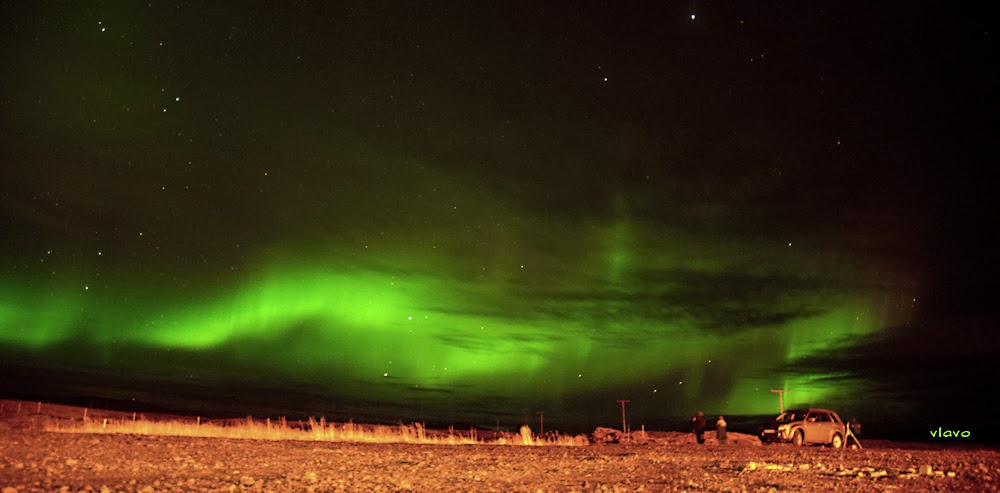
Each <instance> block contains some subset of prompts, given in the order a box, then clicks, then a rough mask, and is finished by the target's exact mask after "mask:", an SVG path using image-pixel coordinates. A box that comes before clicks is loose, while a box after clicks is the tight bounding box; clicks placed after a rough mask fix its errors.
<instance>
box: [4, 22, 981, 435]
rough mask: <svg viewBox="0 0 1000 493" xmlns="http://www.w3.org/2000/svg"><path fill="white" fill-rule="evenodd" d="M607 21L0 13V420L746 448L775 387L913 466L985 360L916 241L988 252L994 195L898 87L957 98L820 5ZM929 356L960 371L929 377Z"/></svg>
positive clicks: (949, 258) (939, 261) (966, 262)
mask: <svg viewBox="0 0 1000 493" xmlns="http://www.w3.org/2000/svg"><path fill="white" fill-rule="evenodd" d="M807 3H808V2H807ZM602 9H606V7H596V6H590V7H586V8H584V7H581V8H580V9H579V10H578V11H574V12H573V13H571V14H569V15H568V17H564V16H563V14H565V13H559V14H558V15H557V11H555V10H552V11H550V10H546V9H545V8H541V7H539V11H537V12H534V13H524V12H520V13H519V12H516V11H510V12H508V11H503V12H500V10H503V9H501V8H499V7H497V8H496V9H495V10H497V11H493V12H479V11H477V10H476V9H471V10H469V9H467V10H463V11H458V10H455V11H452V10H449V9H448V8H445V7H443V6H436V7H434V8H430V7H427V6H424V7H423V8H417V7H414V6H410V7H406V8H403V7H397V8H387V7H374V6H369V5H367V4H366V3H365V2H361V3H357V4H348V5H347V6H340V7H334V6H322V7H320V6H310V7H308V8H302V9H301V10H302V11H296V10H294V9H290V10H288V11H285V10H281V8H279V7H275V6H271V7H265V6H260V5H256V6H253V7H247V8H246V9H239V11H230V10H231V8H229V7H222V6H214V7H213V6H197V5H163V6H159V5H150V6H145V5H144V6H141V7H139V6H136V7H124V6H112V7H104V6H69V7H67V6H65V5H60V4H58V3H52V4H50V3H46V2H38V3H32V4H31V5H30V6H28V5H10V4H5V7H4V10H5V11H6V15H5V17H6V18H10V19H12V21H11V25H10V27H9V29H8V30H7V32H6V33H5V34H4V37H3V39H4V43H3V44H4V45H5V48H4V49H3V51H2V53H0V56H2V59H3V60H4V62H5V63H4V65H5V66H6V67H7V68H6V69H5V70H4V76H3V77H2V78H0V79H2V81H3V82H0V91H2V95H3V98H2V104H3V117H2V130H3V131H4V132H5V135H6V137H4V141H3V151H2V156H0V157H2V159H3V163H4V169H5V170H6V171H5V172H4V182H3V184H2V185H0V192H2V196H0V197H2V198H0V214H2V215H0V224H2V225H3V233H2V235H3V248H2V250H0V260H2V261H3V264H2V271H0V272H2V274H3V275H2V277H0V356H3V357H4V358H5V360H6V361H7V364H5V369H4V370H0V378H2V377H4V376H5V375H6V377H7V378H6V379H5V383H3V384H2V386H0V393H2V394H3V395H0V397H5V396H12V397H24V398H32V399H41V400H45V399H52V400H77V401H80V402H82V401H87V400H88V399H89V400H91V401H92V400H93V399H98V400H101V399H103V400H106V401H108V402H132V399H135V401H137V402H141V403H143V404H147V405H150V406H158V407H162V408H168V409H174V410H179V411H184V412H216V413H222V414H226V413H228V414H231V415H246V414H255V415H264V414H269V413H279V412H280V413H291V414H298V415H310V414H313V415H315V414H320V413H324V414H327V415H329V416H331V417H333V418H334V419H336V418H338V417H339V418H343V419H346V418H354V419H356V420H362V421H363V420H365V418H366V417H367V418H371V419H377V420H385V421H396V420H403V421H410V420H421V419H425V420H432V421H436V422H440V423H460V424H474V425H478V426H493V425H494V424H495V423H500V424H502V425H504V426H515V425H518V424H520V423H521V422H523V421H530V420H533V419H535V418H537V415H538V413H539V412H540V411H544V412H545V419H546V424H547V426H552V427H559V426H563V427H565V428H576V429H587V428H588V427H592V426H598V425H601V426H612V425H614V424H616V420H617V419H618V416H620V414H619V413H620V409H619V407H618V405H617V403H616V399H630V400H631V403H630V407H629V413H630V420H631V422H632V423H635V424H636V426H638V424H640V423H644V424H647V425H649V426H656V425H658V424H659V425H663V424H664V423H667V422H668V421H670V420H672V419H676V418H683V417H685V416H689V415H691V414H693V413H694V412H695V411H698V410H703V411H705V412H706V413H708V414H727V415H747V414H770V413H774V412H776V410H777V397H776V396H775V394H773V393H771V392H770V389H779V388H781V389H791V390H792V392H791V393H789V394H787V395H786V396H785V399H786V402H785V404H786V407H788V406H790V405H806V404H813V405H819V406H823V407H830V408H834V409H837V410H839V411H840V412H841V414H842V415H844V416H845V417H849V416H852V415H859V416H863V417H864V418H866V419H868V420H870V421H871V422H876V423H879V422H894V421H898V419H897V418H899V417H900V416H905V417H906V419H907V420H910V421H906V423H918V424H916V425H914V429H916V430H917V431H921V430H922V428H920V427H921V426H923V423H924V422H931V421H932V420H934V419H938V418H939V417H940V416H942V415H943V413H945V412H947V411H946V408H947V407H946V405H945V404H942V403H941V402H939V401H940V399H939V398H938V397H935V396H934V395H938V394H935V392H944V391H945V390H944V389H947V388H949V385H950V384H951V383H952V382H954V381H955V379H956V378H957V377H956V376H957V375H963V374H965V372H967V371H970V369H972V368H979V369H980V370H981V369H982V368H983V367H982V366H977V365H981V364H982V363H983V362H984V361H990V359H989V355H990V354H991V352H992V351H993V350H994V349H996V348H997V345H996V343H995V338H994V337H993V336H991V335H989V334H992V328H993V327H994V325H993V320H995V319H993V318H991V315H989V313H992V312H989V313H987V315H983V313H984V312H979V313H966V312H965V311H964V310H965V308H967V307H968V306H972V305H973V304H974V303H973V302H972V301H969V305H961V306H959V305H949V303H950V302H951V301H954V300H958V299H961V300H970V299H973V298H976V296H979V295H965V294H953V293H952V292H951V291H950V290H951V289H952V287H953V286H955V285H956V284H962V283H963V282H964V281H966V280H967V278H966V277H964V276H966V274H968V273H972V272H975V271H977V269H978V268H979V267H973V266H974V265H978V264H976V262H977V261H978V259H980V257H979V256H977V255H978V253H977V252H979V251H980V250H977V249H975V248H973V249H972V250H966V249H962V248H959V247H953V246H950V245H949V243H950V240H946V239H942V238H944V237H959V236H960V235H962V234H966V236H965V238H969V242H970V243H971V242H975V240H976V239H977V238H980V237H979V236H976V235H979V234H982V233H969V231H972V230H971V229H969V230H966V229H965V228H964V226H956V224H957V223H956V221H955V218H958V217H961V218H966V217H967V215H966V211H965V209H964V208H965V202H962V203H960V204H957V203H956V202H955V200H954V197H957V196H958V194H957V193H953V191H954V190H962V195H963V196H964V197H972V198H968V200H970V201H972V200H976V198H975V197H978V196H980V195H977V194H979V193H980V192H983V193H984V189H982V188H976V186H975V185H972V186H971V187H970V185H971V184H973V183H979V180H976V179H974V178H973V177H967V178H964V179H963V181H961V182H960V183H958V184H954V185H951V186H946V185H944V184H943V183H944V182H946V181H947V180H943V179H942V177H943V176H949V177H950V176H951V175H944V174H943V172H941V171H938V170H937V169H935V168H933V167H931V166H930V165H929V164H928V162H929V161H930V160H933V159H937V158H939V157H941V156H944V155H950V153H951V152H952V149H954V148H955V147H957V146H958V144H959V142H960V140H961V139H959V138H958V137H954V136H941V137H940V139H941V140H940V141H937V142H931V141H928V140H927V139H924V138H923V137H922V136H925V135H927V134H928V133H934V132H936V131H937V130H942V129H944V128H946V127H948V128H950V127H952V126H954V125H952V124H953V123H954V121H961V122H966V123H965V124H966V125H968V126H972V125H973V124H972V123H970V122H972V121H974V118H975V115H972V116H968V117H967V115H965V114H964V113H962V114H961V116H955V115H959V114H960V112H962V111H965V108H966V106H964V104H963V101H964V100H958V101H957V102H955V103H954V104H945V103H941V107H942V108H951V109H949V110H947V111H953V112H955V115H951V114H950V113H948V114H947V115H951V116H954V118H953V119H952V120H949V118H947V117H946V118H944V120H943V121H942V122H939V121H937V120H935V119H934V118H935V116H934V115H938V113H935V111H937V110H935V109H933V108H932V109H923V110H920V109H916V110H915V109H914V108H915V107H917V104H916V103H917V102H918V101H922V100H923V98H924V97H925V95H924V94H922V93H917V92H912V91H909V90H897V89H896V88H897V87H898V85H899V84H902V82H903V81H905V80H910V79H912V78H913V77H914V76H916V77H918V78H919V80H922V81H924V83H925V86H929V87H931V89H929V90H935V91H940V94H955V93H956V92H955V91H949V89H951V86H949V85H948V84H951V83H952V82H942V80H939V79H937V76H936V75H934V74H936V73H937V71H936V69H935V70H930V69H927V68H926V67H925V66H924V65H921V63H922V62H919V63H918V62H917V61H914V60H916V58H906V57H904V58H902V60H903V61H901V62H898V64H897V65H898V66H892V67H889V66H886V65H885V64H884V63H883V62H884V61H885V60H888V59H893V60H897V58H894V57H897V55H898V52H899V51H900V50H902V51H903V52H907V50H910V49H913V50H917V48H920V47H926V46H923V45H920V46H910V45H907V44H905V43H903V42H899V41H893V40H894V39H895V38H892V37H891V36H888V35H886V36H884V37H876V38H875V41H873V43H874V45H873V46H874V48H872V47H869V46H868V45H865V46H866V49H868V50H869V51H866V52H865V55H864V56H863V57H854V56H853V55H854V54H856V53H858V51H859V49H858V46H859V45H857V44H856V43H860V41H856V42H855V41H845V40H846V39H848V37H846V36H847V35H846V34H844V32H846V31H844V32H841V29H845V30H846V29H847V28H846V27H844V23H845V22H846V21H844V19H845V18H846V17H844V16H846V13H845V12H836V11H834V10H830V12H829V13H828V14H827V13H824V14H823V15H824V16H827V17H823V16H817V15H814V12H813V10H814V6H801V7H796V8H794V9H791V10H789V9H788V8H787V7H786V8H785V11H784V12H783V13H778V12H772V11H768V12H762V11H753V12H751V11H743V12H741V11H738V9H737V10H732V9H729V10H727V8H721V7H717V6H716V7H713V6H710V5H705V6H702V7H701V10H700V11H699V15H698V18H697V21H694V20H693V19H691V16H690V15H689V14H690V13H689V12H687V9H685V8H679V9H670V8H663V9H661V10H660V11H656V12H631V13H625V12H622V11H619V10H616V9H611V8H608V9H610V12H605V11H604V10H602ZM767 9H774V10H775V11H777V10H778V8H777V7H773V6H772V7H767ZM265 11H266V12H265ZM654 14H655V15H654ZM872 15H873V16H874V18H873V19H871V20H868V21H864V22H863V23H861V24H858V25H854V24H851V29H861V30H862V31H863V32H865V33H868V34H871V35H872V36H876V34H873V33H878V32H879V29H881V27H879V26H880V25H881V24H880V22H879V20H880V19H881V20H885V18H886V16H889V15H890V14H889V13H886V12H876V13H873V14H872ZM893 15H895V14H893ZM838 16H841V17H838ZM789 18H794V19H798V20H799V21H800V22H798V23H786V22H783V21H781V20H780V19H786V20H787V19H789ZM904 18H905V19H906V20H907V22H908V23H906V22H904V24H906V25H908V26H917V27H916V28H915V29H922V28H924V27H926V26H925V25H924V24H922V22H923V21H924V19H923V18H922V17H920V15H918V14H912V13H911V14H907V15H906V16H904ZM470 19H471V21H470ZM526 19H527V20H526ZM841 21H843V22H841ZM852 22H853V21H852ZM858 22H861V21H858ZM956 22H957V21H956ZM847 24H850V23H849V22H847ZM817 29H818V30H820V31H823V32H826V33H828V37H826V38H824V37H814V36H816V35H815V34H813V33H812V31H815V30H817ZM955 29H958V28H957V27H956V28H955ZM970 29H971V28H970ZM849 38H850V39H854V38H853V35H852V37H849ZM928 39H929V40H926V41H921V42H920V43H926V44H927V46H934V43H937V42H939V41H940V40H941V39H948V38H947V36H944V35H939V34H934V35H929V38H928ZM915 43H916V42H915ZM956 43H957V41H956ZM990 43H992V41H990ZM992 46H993V45H992V44H989V45H988V46H987V47H980V48H978V49H980V50H981V51H989V50H990V49H992ZM759 53H766V54H767V56H766V57H764V55H761V54H759ZM934 53H937V51H934V52H932V53H931V55H928V56H937V55H934ZM989 53H994V52H992V51H989ZM818 54H822V55H823V56H820V55H818ZM762 57H763V58H762ZM935 59H936V58H935ZM941 60H947V59H946V58H944V57H943V55H942V58H941ZM751 62H752V63H751ZM941 63H950V62H946V61H942V62H941ZM954 63H955V65H956V66H961V67H965V68H966V69H967V70H968V71H972V72H975V70H977V68H978V67H979V65H978V64H977V63H976V62H974V61H966V62H954ZM962 63H966V64H967V66H966V65H962ZM768 64H769V65H768ZM14 67H16V69H15V68H14ZM872 67H877V68H872ZM859 74H863V75H859ZM963 80H964V79H963ZM862 81H864V82H862ZM935 84H936V85H935ZM955 84H957V82H956V83H955ZM976 87H989V84H987V83H985V82H983V83H982V86H976ZM966 89H967V92H966V93H968V92H971V93H973V94H977V93H976V90H977V89H975V88H973V89H971V90H969V89H968V88H966ZM983 91H985V89H983ZM936 94H937V93H936ZM890 95H891V97H890ZM942 97H944V96H942ZM954 97H955V98H961V97H963V96H954ZM955 108H958V109H955ZM914 112H916V116H913V114H914ZM901 113H905V114H906V115H909V116H907V117H906V118H902V117H900V116H898V115H899V114H901ZM947 115H946V116H947ZM939 135H940V134H939ZM949 135H951V134H949ZM956 135H957V134H956ZM964 138H965V137H963V139H964ZM970 149H971V150H969V151H968V153H967V156H969V157H968V158H967V161H966V163H967V164H964V165H962V164H960V166H968V167H969V168H968V169H977V168H976V164H977V163H978V161H976V159H977V156H978V155H977V154H976V149H977V148H975V147H972V148H970ZM914 163H916V164H914ZM935 194H939V195H935ZM981 196H982V197H985V196H986V195H981ZM990 203H991V202H990ZM975 210H977V211H979V212H977V214H985V213H984V212H982V210H983V209H981V208H979V207H976V208H975ZM983 217H985V216H975V217H974V218H973V219H970V221H972V222H974V221H975V220H981V219H982V218H983ZM976 218H978V219H976ZM963 224H964V223H963ZM968 235H972V236H968ZM980 239H981V238H980ZM967 244H968V243H967ZM942 245H945V246H942ZM983 258H985V257H983ZM956 259H961V260H960V262H959V263H957V264H954V263H952V262H953V261H956ZM970 259H971V260H970ZM995 266H996V264H995V262H993V263H989V264H988V265H987V266H985V267H983V268H984V269H986V270H987V271H989V270H990V269H994V268H995ZM969 278H971V276H970V277H969ZM972 284H973V285H972V286H971V287H970V290H976V291H981V290H982V288H984V285H983V284H976V283H972ZM946 292H947V293H946ZM927 299H931V300H932V301H931V302H930V303H927V302H925V300H927ZM976 299H978V298H976ZM976 306H978V305H976ZM942 307H945V308H942ZM941 327H948V330H949V331H951V333H953V334H966V335H967V337H966V336H965V335H963V336H962V337H961V340H963V341H968V340H976V341H978V343H977V344H974V345H971V346H973V347H965V346H961V345H960V344H958V343H956V342H955V339H951V340H950V342H949V341H940V340H937V342H935V343H930V344H928V345H924V346H922V345H920V344H918V342H917V341H928V340H934V339H929V337H930V336H932V335H933V334H938V333H940V332H941ZM984 334H985V335H986V336H985V337H984ZM963 347H965V348H964V349H963ZM966 351H967V352H966ZM939 357H940V359H938V358H939ZM992 365H993V366H987V367H986V371H987V372H990V371H992V370H991V369H995V363H993V364H992ZM933 367H936V368H937V369H936V370H935V372H934V373H931V372H930V371H929V370H927V368H933ZM929 375H940V378H938V377H936V376H929ZM35 378H37V380H36V381H28V380H29V379H35ZM925 393H928V394H925ZM930 394H933V395H931V396H930V397H928V395H930ZM962 396H963V397H964V398H966V399H973V400H972V401H971V403H972V404H975V403H976V402H978V401H976V400H975V399H978V397H974V396H973V394H970V393H965V394H962ZM928 416H929V417H928ZM550 423H551V424H550ZM897 424H898V425H899V423H897ZM933 424H934V425H935V426H937V425H938V422H937V421H933ZM899 426H900V427H903V428H905V426H906V425H899ZM966 427H968V426H966ZM904 431H905V429H904Z"/></svg>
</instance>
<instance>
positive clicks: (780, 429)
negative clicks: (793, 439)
mask: <svg viewBox="0 0 1000 493" xmlns="http://www.w3.org/2000/svg"><path fill="white" fill-rule="evenodd" d="M786 431H788V425H778V433H782V434H783V433H785V432H786Z"/></svg>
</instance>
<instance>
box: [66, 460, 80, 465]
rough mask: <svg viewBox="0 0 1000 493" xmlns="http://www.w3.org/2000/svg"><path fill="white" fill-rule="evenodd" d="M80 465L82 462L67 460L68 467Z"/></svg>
mask: <svg viewBox="0 0 1000 493" xmlns="http://www.w3.org/2000/svg"><path fill="white" fill-rule="evenodd" d="M79 463H80V461H78V460H76V459H66V465H67V466H75V465H77V464H79Z"/></svg>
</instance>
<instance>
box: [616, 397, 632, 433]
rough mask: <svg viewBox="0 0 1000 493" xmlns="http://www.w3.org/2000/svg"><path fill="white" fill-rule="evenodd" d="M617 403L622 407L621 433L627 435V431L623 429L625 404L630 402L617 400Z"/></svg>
mask: <svg viewBox="0 0 1000 493" xmlns="http://www.w3.org/2000/svg"><path fill="white" fill-rule="evenodd" d="M618 402H619V403H620V404H621V405H622V433H628V429H627V428H625V404H627V403H629V402H632V401H630V400H627V399H626V400H623V399H619V400H618Z"/></svg>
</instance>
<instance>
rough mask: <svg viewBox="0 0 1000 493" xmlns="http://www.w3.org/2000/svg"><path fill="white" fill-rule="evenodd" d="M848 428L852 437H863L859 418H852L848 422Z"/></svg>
mask: <svg viewBox="0 0 1000 493" xmlns="http://www.w3.org/2000/svg"><path fill="white" fill-rule="evenodd" d="M847 427H848V428H850V430H851V434H852V435H854V436H856V437H860V436H861V422H860V421H858V418H851V420H850V421H848V422H847Z"/></svg>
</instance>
